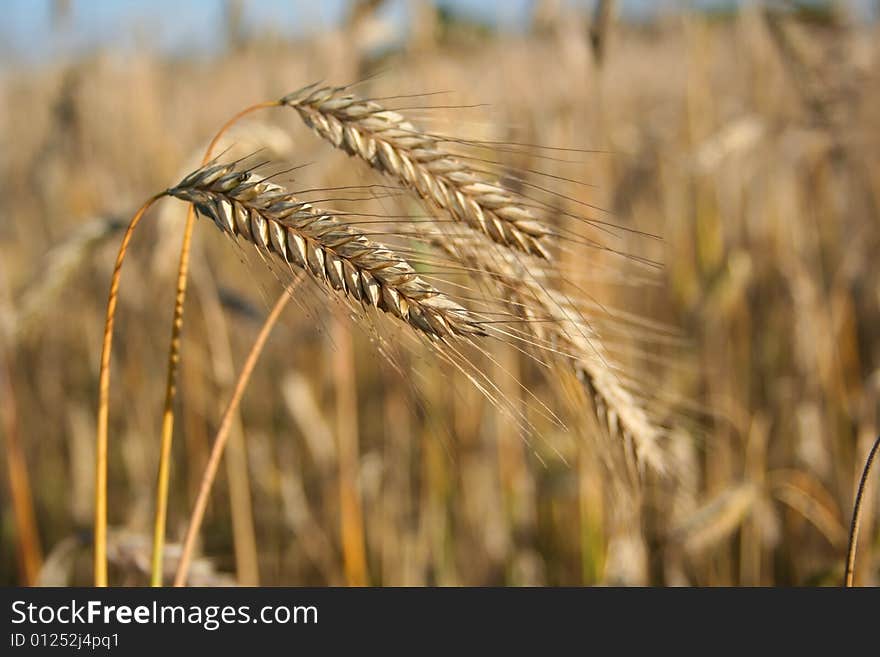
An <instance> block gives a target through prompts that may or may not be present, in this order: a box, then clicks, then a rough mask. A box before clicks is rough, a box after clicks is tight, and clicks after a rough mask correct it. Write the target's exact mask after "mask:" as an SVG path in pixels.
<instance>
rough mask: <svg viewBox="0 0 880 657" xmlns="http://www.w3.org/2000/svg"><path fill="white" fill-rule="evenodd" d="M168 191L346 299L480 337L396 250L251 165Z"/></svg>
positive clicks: (429, 330) (431, 327) (427, 328)
mask: <svg viewBox="0 0 880 657" xmlns="http://www.w3.org/2000/svg"><path fill="white" fill-rule="evenodd" d="M167 193H168V194H169V195H170V196H174V197H177V198H179V199H182V200H184V201H188V202H190V203H192V204H193V205H195V207H196V209H197V211H198V212H199V214H200V215H202V216H204V217H207V218H208V219H210V220H211V221H212V222H213V223H214V224H215V225H216V226H217V227H218V228H219V229H220V230H221V231H223V232H225V233H227V234H228V235H230V236H233V237H237V238H240V239H242V240H245V241H246V242H249V243H251V244H253V245H254V246H255V247H256V248H257V250H258V251H259V252H260V253H261V254H264V255H268V256H273V257H275V258H277V259H280V260H281V261H282V262H283V263H285V264H286V265H288V266H290V267H292V268H296V269H299V270H301V271H303V272H305V273H306V274H307V275H308V276H309V277H310V278H311V279H312V280H313V281H314V282H315V283H317V284H318V286H319V287H320V288H321V289H323V290H324V292H325V293H327V294H328V295H330V296H333V297H336V298H339V299H341V300H343V301H345V302H347V303H348V304H350V305H351V304H356V305H361V306H364V307H370V308H374V309H376V310H379V311H381V312H383V313H385V314H387V315H389V316H391V317H394V318H396V319H398V320H400V321H401V322H403V323H404V324H405V325H407V326H408V327H409V328H410V329H412V330H413V331H415V332H417V333H419V334H421V335H423V336H425V337H428V338H430V339H432V340H439V341H444V340H447V339H451V338H454V337H462V338H470V337H477V336H482V335H485V331H484V329H483V328H482V326H481V323H480V318H478V317H477V316H475V315H474V314H472V313H471V311H469V310H467V309H466V308H464V307H463V306H461V305H460V304H459V303H457V302H456V301H454V300H453V299H451V298H450V297H449V296H447V295H446V294H444V293H443V292H441V291H440V290H438V289H437V288H435V287H434V286H433V285H431V284H430V283H428V282H427V281H426V280H425V279H424V278H422V277H421V276H419V274H418V273H417V272H416V270H415V269H414V268H413V266H412V265H411V264H410V263H409V262H408V261H407V260H406V259H405V258H404V257H403V256H401V255H399V254H398V253H396V252H395V251H394V250H392V249H391V248H389V247H388V246H386V245H384V244H382V243H380V242H377V241H374V240H372V239H371V238H370V237H368V235H367V234H366V233H365V232H363V231H361V230H359V229H357V228H356V227H354V226H352V225H349V224H347V223H345V222H344V221H343V220H341V219H340V217H339V216H338V215H337V214H336V213H332V212H325V211H321V210H319V209H317V208H315V207H313V206H312V205H311V204H310V203H306V202H304V201H302V200H300V199H298V198H297V197H296V196H294V195H293V194H291V193H290V192H288V191H286V190H285V189H283V188H282V187H280V186H278V185H276V184H274V183H271V182H268V181H266V180H261V179H258V178H256V177H255V176H254V174H253V171H252V170H248V169H243V168H240V167H239V166H238V165H237V164H218V165H212V166H207V167H204V168H202V169H199V170H197V171H195V172H193V173H192V174H190V175H189V176H187V177H186V178H184V179H183V180H182V181H181V182H180V183H179V184H178V185H176V186H175V187H173V188H171V189H169V190H168V191H167Z"/></svg>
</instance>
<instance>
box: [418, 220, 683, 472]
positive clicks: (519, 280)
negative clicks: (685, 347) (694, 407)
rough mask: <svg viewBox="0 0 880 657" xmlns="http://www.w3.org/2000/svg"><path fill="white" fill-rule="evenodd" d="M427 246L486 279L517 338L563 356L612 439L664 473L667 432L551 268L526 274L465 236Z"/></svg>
mask: <svg viewBox="0 0 880 657" xmlns="http://www.w3.org/2000/svg"><path fill="white" fill-rule="evenodd" d="M431 242H432V244H434V246H436V247H437V248H438V249H441V250H442V251H444V252H446V253H447V254H448V255H449V256H450V257H452V258H456V259H458V260H459V261H462V262H465V263H467V264H468V265H469V266H470V268H471V271H472V272H474V273H475V274H478V275H479V276H480V277H481V278H485V279H488V281H489V283H490V284H491V285H492V287H493V288H494V290H495V293H496V294H497V295H498V296H499V297H500V298H502V299H503V300H504V301H505V302H506V304H507V305H508V306H509V307H510V309H511V313H512V314H514V315H517V316H519V317H521V318H522V319H523V320H524V321H523V322H522V326H523V329H522V330H521V333H520V335H521V339H522V340H524V341H526V340H528V341H530V342H531V344H532V348H533V349H536V350H538V351H541V350H545V351H547V352H550V353H555V354H559V355H561V356H562V358H563V359H564V360H565V361H566V362H567V363H568V364H569V366H570V367H571V371H572V372H573V373H574V374H575V376H576V377H577V379H578V381H579V382H580V383H581V385H582V386H583V388H584V391H585V392H586V393H587V396H588V397H589V398H590V400H591V401H592V403H593V405H594V407H595V413H596V417H597V419H598V420H599V421H600V424H602V425H603V426H604V428H605V429H607V431H608V432H609V434H610V435H611V436H616V437H621V438H623V439H624V440H627V441H632V443H633V445H634V448H635V451H636V454H637V455H638V457H639V459H640V460H641V461H643V462H644V463H646V464H648V465H650V466H651V467H652V468H654V469H655V470H657V471H663V470H664V469H665V465H666V459H665V457H664V454H663V452H662V450H661V448H660V441H661V439H662V438H663V437H664V436H665V434H666V430H665V429H664V428H663V427H661V426H658V425H657V424H656V423H655V422H653V421H652V420H651V418H650V416H649V414H648V413H647V411H646V410H645V408H644V407H643V406H642V404H641V403H640V401H639V399H638V398H637V396H636V395H634V394H633V393H632V392H631V391H630V390H629V389H627V388H626V386H625V385H624V384H623V382H622V381H621V379H620V376H619V375H618V372H617V371H616V370H617V369H619V366H618V365H617V364H616V363H615V362H614V359H613V358H612V357H611V355H610V354H609V353H608V351H607V350H606V348H605V345H604V341H603V338H602V336H601V335H600V334H599V333H598V332H597V330H596V329H595V328H594V327H593V326H591V325H590V323H589V321H588V320H587V319H586V318H585V317H584V313H583V312H582V311H581V310H580V309H579V308H578V305H577V304H576V303H575V302H574V301H573V300H572V299H570V298H569V297H568V296H566V295H565V294H563V293H561V292H559V291H558V290H556V289H554V286H553V284H552V281H551V280H550V274H551V273H552V268H547V267H542V266H537V267H530V268H529V269H528V270H527V269H526V266H525V264H524V263H523V262H522V261H521V260H520V259H519V258H518V257H517V255H516V254H515V253H512V252H510V251H505V250H503V249H498V248H494V249H493V248H485V245H483V244H479V243H477V242H476V241H475V240H473V239H469V238H467V237H465V236H450V235H445V234H441V235H437V236H436V238H434V239H432V240H431Z"/></svg>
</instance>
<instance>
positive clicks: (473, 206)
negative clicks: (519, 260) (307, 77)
mask: <svg viewBox="0 0 880 657" xmlns="http://www.w3.org/2000/svg"><path fill="white" fill-rule="evenodd" d="M280 102H281V104H283V105H286V106H287V107H291V108H293V109H294V110H296V111H297V112H298V113H299V115H300V117H301V118H302V120H303V121H304V122H305V123H306V125H308V126H309V127H310V128H311V129H312V130H313V131H314V132H315V133H316V134H318V135H319V136H320V137H321V138H323V139H324V140H325V141H327V142H328V143H330V144H332V145H333V146H334V147H335V148H338V149H340V150H343V151H345V152H346V153H348V154H349V155H352V156H354V157H357V158H358V159H360V160H362V161H364V162H366V163H367V164H368V165H369V166H370V167H372V168H373V169H375V170H376V171H379V172H380V173H383V174H386V175H388V176H389V177H391V178H394V179H395V180H397V181H398V182H399V183H400V184H402V185H403V186H404V187H406V188H407V189H410V190H412V191H414V192H415V193H416V194H418V195H419V196H420V197H421V198H422V199H423V200H425V201H428V202H430V203H433V204H434V205H436V206H437V207H438V208H440V209H442V210H444V211H445V212H446V213H447V214H448V215H449V216H450V217H451V218H452V219H453V220H454V221H457V222H461V223H463V224H465V225H467V226H469V227H470V228H472V229H473V230H475V231H477V232H479V233H481V234H482V235H484V236H486V237H488V238H489V239H490V240H492V241H493V242H496V243H498V244H501V245H503V246H506V247H508V248H511V249H515V250H517V251H519V252H521V253H526V254H529V255H533V256H537V257H538V258H541V259H545V260H549V259H550V257H551V256H550V251H549V247H550V242H551V241H552V238H553V236H554V234H555V232H554V230H553V228H552V227H551V226H550V225H549V224H548V223H547V222H545V221H544V220H543V219H542V217H541V213H540V211H539V209H538V208H536V207H535V205H534V203H529V202H528V201H527V200H526V199H524V198H522V197H521V196H520V195H518V194H516V193H513V192H511V191H510V190H508V189H506V188H505V187H504V186H502V185H501V184H500V183H499V182H498V181H496V180H494V179H493V178H492V177H491V176H489V175H487V174H486V173H485V172H484V171H481V170H478V169H477V168H475V167H474V165H473V164H472V163H469V162H467V161H465V160H464V159H461V158H459V157H456V156H455V155H453V154H451V153H450V152H448V151H447V150H445V149H444V148H443V144H442V140H441V139H440V138H439V137H437V136H435V135H431V134H428V133H425V132H423V131H420V130H419V129H417V128H416V127H415V126H414V125H413V124H412V123H410V122H409V121H408V120H407V119H406V118H405V117H404V116H403V115H401V114H398V113H397V112H393V111H390V110H386V109H385V108H383V107H382V105H380V104H379V103H377V102H376V101H373V100H364V99H360V98H357V97H356V96H354V95H352V94H350V93H349V92H348V90H347V87H316V85H309V86H308V87H304V88H303V89H300V90H298V91H295V92H293V93H291V94H288V95H287V96H285V97H284V98H282V99H281V101H280Z"/></svg>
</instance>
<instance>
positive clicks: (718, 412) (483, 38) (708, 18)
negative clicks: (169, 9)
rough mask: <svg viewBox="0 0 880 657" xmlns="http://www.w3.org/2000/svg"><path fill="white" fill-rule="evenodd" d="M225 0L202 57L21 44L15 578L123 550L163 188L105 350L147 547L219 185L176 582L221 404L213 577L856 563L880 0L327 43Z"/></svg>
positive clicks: (878, 206)
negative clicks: (111, 294) (102, 442)
mask: <svg viewBox="0 0 880 657" xmlns="http://www.w3.org/2000/svg"><path fill="white" fill-rule="evenodd" d="M66 4H67V3H55V4H53V5H52V6H53V7H55V9H56V10H57V11H58V13H59V16H58V21H59V25H61V27H58V26H56V29H58V30H61V29H63V21H64V15H65V12H64V7H65V6H66ZM75 4H76V3H74V5H75ZM227 4H228V8H229V11H228V12H227V25H226V28H227V29H226V32H225V33H222V34H218V35H216V41H217V43H216V44H215V46H216V47H214V48H212V49H211V51H210V52H209V53H207V54H206V53H197V54H179V53H178V54H169V53H163V52H162V51H159V50H153V49H151V48H149V47H146V46H144V47H140V46H138V47H136V48H134V49H133V50H129V51H124V52H123V51H119V50H115V49H113V48H108V49H96V50H95V51H94V52H88V53H82V54H78V55H76V56H75V57H69V58H49V59H47V60H46V61H42V62H40V63H38V64H33V63H30V64H28V63H21V62H18V63H16V62H15V61H14V60H11V59H10V62H9V63H8V64H6V65H4V67H3V68H2V69H0V96H2V103H0V108H2V109H0V171H2V175H3V180H4V181H5V183H6V184H5V185H4V190H3V195H2V201H0V337H2V351H0V356H2V360H0V368H2V369H0V419H2V424H0V433H2V436H3V440H4V443H3V447H4V448H3V450H2V451H0V460H2V461H3V464H2V465H3V468H2V479H3V486H2V490H0V508H2V519H3V522H2V523H0V583H2V584H6V585H18V584H43V585H71V584H86V583H89V582H91V581H92V578H93V565H92V564H93V560H92V555H93V552H94V545H93V538H92V531H93V514H94V507H95V493H96V491H95V460H96V442H95V436H96V431H97V432H98V434H99V435H100V427H99V426H98V425H99V424H100V419H96V414H95V410H96V409H97V408H98V405H99V363H100V362H101V359H102V351H101V338H102V331H103V329H104V326H105V325H104V317H105V308H106V304H107V292H108V288H109V285H110V280H111V275H112V274H113V271H114V257H115V256H116V253H117V248H118V246H119V244H120V241H121V240H122V238H123V233H124V229H125V226H126V224H127V223H128V221H129V219H130V218H131V217H132V215H133V214H134V213H135V211H136V210H137V208H138V207H139V206H141V204H143V203H144V202H145V201H147V199H150V198H151V197H153V196H154V195H159V197H158V200H156V201H155V202H154V203H153V204H152V206H151V207H150V208H149V209H148V210H147V211H146V212H145V214H144V215H143V220H142V221H141V223H140V224H139V226H138V228H137V231H136V232H135V233H134V235H133V238H132V241H131V246H130V248H129V252H128V256H127V260H126V264H125V269H124V271H123V272H122V279H121V285H120V288H119V300H118V307H117V313H116V319H115V341H114V343H113V344H114V352H113V360H112V363H111V365H110V369H109V370H108V377H110V378H109V380H110V382H111V383H110V385H109V389H108V391H109V409H110V410H109V419H108V432H107V435H108V441H109V445H108V462H107V476H108V478H107V487H106V492H107V495H106V502H107V517H108V523H109V527H108V531H107V560H108V562H109V580H110V583H112V584H130V585H142V584H146V583H148V582H149V581H150V580H151V573H150V571H151V559H152V555H151V544H152V541H153V540H154V539H153V532H154V515H155V514H156V507H157V502H156V489H157V470H158V469H159V465H160V454H161V453H162V449H161V447H160V436H161V435H162V434H163V412H162V411H163V400H164V399H166V365H167V363H166V358H167V356H166V353H167V349H168V338H169V333H170V330H171V322H172V312H173V309H174V306H175V281H176V277H177V267H178V258H179V250H180V247H181V240H182V239H183V234H184V226H185V225H186V222H187V207H188V204H190V203H192V204H193V205H194V207H195V208H196V210H197V214H198V217H197V219H196V220H195V224H194V225H195V232H194V237H193V245H192V254H191V258H190V265H189V266H190V270H189V287H188V296H187V298H186V302H185V320H184V324H183V330H182V338H181V345H180V346H181V351H180V364H179V373H178V377H177V390H176V396H175V397H174V398H173V404H172V407H173V410H174V418H175V420H174V430H173V443H171V444H170V446H169V454H168V457H169V458H168V461H167V463H166V464H167V466H168V468H169V471H168V479H167V481H168V508H167V518H162V519H161V523H160V524H161V525H162V526H163V527H164V528H165V532H166V535H165V543H164V546H165V547H164V551H162V554H163V557H164V559H163V561H162V567H163V568H164V573H163V577H161V578H160V579H161V580H162V581H163V582H165V583H170V582H171V581H172V578H173V576H174V573H175V568H176V567H177V565H178V561H179V560H180V559H181V553H182V552H183V554H184V555H186V549H185V548H184V547H183V546H184V543H185V540H186V538H187V536H188V531H187V530H188V527H189V526H190V524H191V523H190V520H191V517H192V515H193V509H194V506H195V507H196V508H197V507H198V504H197V500H198V499H199V498H200V482H201V480H202V477H203V472H204V471H205V468H206V464H208V463H210V462H211V461H210V459H211V450H212V445H213V444H214V441H215V437H216V436H217V435H218V430H220V434H221V435H225V440H226V442H225V443H224V444H225V453H224V454H223V459H222V462H219V461H218V463H219V469H218V471H217V478H216V482H214V483H213V486H212V488H211V490H210V497H208V498H206V506H205V508H204V520H203V521H202V523H201V527H200V529H198V530H196V531H194V532H192V534H193V535H192V537H191V538H192V539H193V540H194V541H195V542H194V547H195V549H194V553H193V555H192V562H191V564H190V565H189V574H188V578H187V581H188V582H189V583H191V584H197V585H218V584H241V585H254V584H261V585H363V584H372V585H389V586H397V585H417V586H422V585H441V586H445V585H511V586H519V585H660V586H669V585H685V586H687V585H704V586H716V585H727V586H755V585H764V586H776V585H780V586H784V585H838V584H840V582H841V581H842V579H843V577H844V568H845V558H846V554H847V537H848V532H849V526H850V517H851V513H852V507H853V500H854V496H855V494H856V489H857V486H858V482H859V476H860V474H861V472H862V468H863V466H864V464H865V459H866V458H867V456H868V454H869V451H870V450H871V447H872V445H873V443H874V440H875V438H876V436H877V434H878V433H880V427H878V421H880V330H878V328H877V327H878V326H880V257H878V255H877V254H878V253H880V118H878V116H880V114H878V113H877V112H876V107H877V106H878V103H880V45H878V44H880V32H878V26H877V24H876V23H872V22H869V21H864V20H859V19H856V18H855V17H854V16H853V15H852V14H850V13H848V12H847V11H846V7H845V6H844V7H838V8H836V9H835V8H829V9H827V10H826V9H824V8H823V6H822V5H821V3H819V5H815V4H814V5H811V6H810V8H798V5H797V3H788V4H786V3H782V5H784V6H782V5H777V4H773V3H768V5H767V6H766V7H765V6H761V5H757V4H751V5H749V6H748V7H747V8H744V9H741V10H737V11H730V12H715V13H709V12H697V11H696V10H693V11H681V12H678V13H669V14H662V15H659V16H657V17H656V18H654V19H652V20H642V21H635V20H632V19H631V18H629V17H628V16H627V15H626V14H623V15H621V14H620V13H617V14H615V13H614V12H610V15H605V14H603V13H602V12H601V11H598V10H597V11H595V12H593V11H588V10H587V7H581V6H568V5H565V3H555V2H536V3H534V11H533V14H532V16H531V18H530V22H529V24H528V25H526V26H524V27H523V29H522V30H520V31H513V32H511V31H507V30H504V29H500V28H496V27H494V26H493V25H490V24H482V23H480V22H477V21H475V20H474V19H471V18H469V17H468V16H466V15H459V14H458V13H455V12H454V11H451V10H449V9H438V8H437V7H436V6H435V5H434V4H433V3H431V2H427V1H425V2H413V3H410V5H409V7H410V20H409V23H408V24H407V27H406V29H405V31H404V32H403V34H402V35H397V37H395V38H388V36H387V34H388V28H387V25H386V21H387V20H388V19H387V16H386V14H385V13H383V12H384V10H383V7H382V5H383V3H382V2H378V3H376V2H352V3H349V5H348V9H347V13H346V15H345V18H344V19H343V21H342V22H341V23H340V24H339V25H338V26H335V27H333V28H327V29H322V30H320V31H316V32H314V33H309V34H307V35H305V36H301V37H297V38H293V37H281V36H279V35H278V34H275V33H269V32H264V31H260V30H258V29H245V28H243V27H242V25H241V24H240V20H241V16H240V14H239V13H238V11H237V10H236V8H240V7H241V3H236V2H229V3H227ZM588 4H589V6H590V7H592V4H597V5H598V6H599V7H603V6H605V7H608V6H613V5H614V4H615V3H588ZM831 4H834V3H831ZM844 4H845V3H844ZM68 11H69V9H68ZM306 85H311V86H306ZM266 101H274V104H273V105H272V106H271V107H265V108H261V109H260V110H259V111H254V112H250V113H249V114H247V116H244V117H242V118H241V120H240V121H237V122H235V124H234V125H232V127H230V128H229V130H228V132H226V133H225V134H224V135H223V136H222V137H221V138H220V140H219V141H218V143H217V144H216V149H214V152H213V153H212V154H211V157H213V158H215V159H213V160H211V161H210V162H208V163H202V164H200V162H202V160H203V155H204V154H205V149H206V146H207V145H208V142H209V141H210V140H211V138H212V137H213V136H214V135H215V134H216V133H217V131H218V130H219V129H220V128H221V126H223V125H224V123H225V122H227V120H229V118H230V117H232V116H234V115H235V114H236V113H237V112H241V111H242V110H243V109H245V108H247V107H249V106H252V105H254V104H257V103H266ZM208 159H210V158H208ZM285 287H287V289H288V290H291V292H290V296H289V297H285V296H284V294H285V293H283V292H282V291H283V290H284V289H285ZM279 295H281V297H280V298H282V299H284V302H285V303H286V306H285V307H284V308H283V309H281V310H280V314H279V315H278V320H277V324H275V325H274V326H272V327H271V332H270V333H267V334H266V342H265V347H264V349H263V351H262V353H261V355H260V356H259V361H258V362H257V364H256V367H255V368H254V370H253V373H252V374H251V375H250V378H249V380H248V382H247V387H246V388H245V389H244V390H243V394H242V396H241V404H240V407H239V408H238V409H237V410H235V411H234V412H229V411H227V401H228V400H229V398H230V396H231V395H232V394H233V390H234V388H235V386H236V380H237V377H238V374H239V372H240V371H241V369H242V366H243V364H244V363H245V360H246V357H247V355H248V353H249V350H250V349H251V346H252V345H253V344H254V341H255V339H257V336H258V334H260V332H261V327H262V326H264V321H265V320H266V318H267V316H270V312H271V310H270V309H272V308H273V306H274V307H276V308H277V307H278V306H275V304H276V301H277V300H278V299H279ZM99 417H100V416H99ZM874 478H875V479H876V473H875V476H874ZM159 480H160V483H161V480H162V476H161V475H160V477H159ZM160 488H161V486H160ZM878 498H880V486H878V485H877V484H876V481H870V480H869V481H868V483H867V487H866V494H865V498H864V506H863V509H862V517H861V531H860V534H859V542H858V546H857V547H858V560H857V563H856V569H855V583H856V584H859V585H876V584H878V581H880V545H878V542H880V525H878V523H877V520H876V518H877V504H878V502H880V499H878ZM187 558H188V557H187V556H184V559H187Z"/></svg>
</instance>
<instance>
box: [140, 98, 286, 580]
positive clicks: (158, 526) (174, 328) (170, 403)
mask: <svg viewBox="0 0 880 657" xmlns="http://www.w3.org/2000/svg"><path fill="white" fill-rule="evenodd" d="M277 104H278V103H277V102H267V103H259V104H257V105H252V106H250V107H247V108H245V109H243V110H242V111H240V112H238V113H237V114H236V115H235V116H233V117H232V118H230V119H229V120H228V121H227V122H226V123H225V124H223V126H222V127H221V128H220V130H218V131H217V134H216V135H214V138H213V139H211V143H210V144H208V148H207V149H206V150H205V155H204V157H203V158H202V165H203V166H204V165H205V164H207V163H208V161H209V160H210V159H211V157H212V155H213V153H214V149H215V148H216V147H217V142H218V141H220V139H221V137H223V135H224V134H226V132H227V131H228V130H229V128H230V127H232V126H233V125H234V124H235V123H236V122H238V121H239V120H240V119H241V118H242V117H244V116H246V115H248V114H250V113H252V112H255V111H257V110H260V109H263V108H265V107H273V106H275V105H277ZM194 225H195V215H194V213H193V208H192V206H190V207H189V209H188V210H187V213H186V224H185V226H184V229H183V241H182V243H181V246H180V261H179V264H178V268H177V289H176V293H175V296H174V315H173V317H172V320H171V339H170V341H169V344H168V373H167V376H166V383H165V404H164V408H163V410H162V435H161V437H160V442H159V445H160V447H159V472H158V474H157V477H156V478H157V482H156V515H155V520H154V523H153V554H152V558H151V568H150V584H151V586H161V585H162V572H163V569H162V556H163V555H164V553H165V550H164V544H165V525H166V518H167V514H168V479H169V476H170V470H171V469H170V461H171V443H172V438H173V434H174V398H175V396H176V395H177V371H178V367H179V365H180V339H181V334H182V332H183V308H184V302H185V301H186V287H187V278H188V275H189V254H190V250H191V247H192V234H193V228H194Z"/></svg>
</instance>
